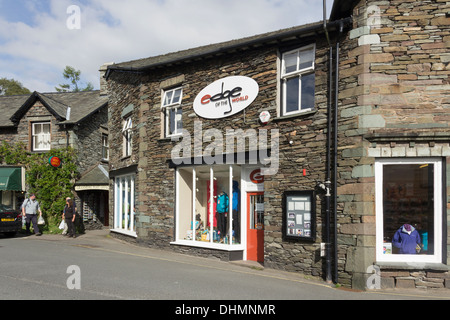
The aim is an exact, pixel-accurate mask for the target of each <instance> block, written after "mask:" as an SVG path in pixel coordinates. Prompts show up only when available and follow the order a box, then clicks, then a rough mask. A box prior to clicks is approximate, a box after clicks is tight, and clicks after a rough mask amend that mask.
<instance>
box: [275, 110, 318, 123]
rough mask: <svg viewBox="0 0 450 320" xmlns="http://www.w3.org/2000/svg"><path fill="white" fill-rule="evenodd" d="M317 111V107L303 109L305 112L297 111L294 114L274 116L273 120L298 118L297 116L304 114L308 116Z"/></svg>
mask: <svg viewBox="0 0 450 320" xmlns="http://www.w3.org/2000/svg"><path fill="white" fill-rule="evenodd" d="M316 113H317V109H314V110H310V111H305V112H299V113H295V114H290V115H287V116H280V117H276V118H274V119H273V121H283V120H290V119H293V118H299V117H304V116H310V115H313V114H316Z"/></svg>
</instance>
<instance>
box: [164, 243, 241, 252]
mask: <svg viewBox="0 0 450 320" xmlns="http://www.w3.org/2000/svg"><path fill="white" fill-rule="evenodd" d="M170 245H175V246H186V247H193V248H204V249H215V250H222V251H243V250H244V249H245V248H244V245H242V244H235V245H229V244H222V243H210V242H203V241H191V240H178V241H175V242H171V243H170Z"/></svg>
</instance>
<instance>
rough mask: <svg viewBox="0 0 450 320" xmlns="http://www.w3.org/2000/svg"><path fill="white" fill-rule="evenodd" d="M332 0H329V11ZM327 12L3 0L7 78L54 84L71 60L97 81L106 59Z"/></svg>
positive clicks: (113, 0)
mask: <svg viewBox="0 0 450 320" xmlns="http://www.w3.org/2000/svg"><path fill="white" fill-rule="evenodd" d="M332 4H333V0H327V11H328V15H329V13H330V11H331V7H332ZM71 6H77V7H78V8H79V9H80V11H79V12H80V14H79V15H78V13H77V12H75V11H71V10H68V8H73V7H71ZM322 15H323V11H322V0H245V1H242V0H227V1H223V0H128V1H123V0H42V1H35V0H0V78H3V77H6V78H8V79H11V78H13V79H15V80H18V81H20V82H22V84H23V85H24V86H25V87H27V88H28V89H30V90H31V91H35V90H36V91H39V92H53V91H55V89H54V87H55V86H58V84H60V83H64V79H63V78H62V71H63V69H64V67H65V66H66V65H70V66H73V67H75V68H76V69H79V70H81V72H82V80H83V81H84V82H91V83H92V84H93V85H94V87H95V88H96V89H98V87H99V72H98V69H99V67H100V66H101V65H102V64H103V63H107V62H117V63H118V62H124V61H129V60H135V59H141V58H146V57H150V56H155V55H159V54H165V53H168V52H173V51H178V50H183V49H188V48H193V47H197V46H200V45H205V44H210V43H216V42H222V41H228V40H232V39H239V38H243V37H246V36H252V35H256V34H261V33H265V32H270V31H274V30H279V29H283V28H289V27H292V26H296V25H302V24H306V23H311V22H317V21H320V20H322ZM69 26H70V28H69Z"/></svg>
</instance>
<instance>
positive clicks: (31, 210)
mask: <svg viewBox="0 0 450 320" xmlns="http://www.w3.org/2000/svg"><path fill="white" fill-rule="evenodd" d="M38 212H39V214H40V217H42V211H41V207H40V205H39V201H37V200H36V195H35V194H34V193H32V194H31V195H30V197H29V198H28V199H25V201H24V202H23V204H22V216H23V217H25V225H26V230H27V234H30V233H31V231H30V225H31V223H33V229H34V234H35V235H37V236H40V235H41V234H42V233H41V232H40V231H39V226H38V219H37V213H38Z"/></svg>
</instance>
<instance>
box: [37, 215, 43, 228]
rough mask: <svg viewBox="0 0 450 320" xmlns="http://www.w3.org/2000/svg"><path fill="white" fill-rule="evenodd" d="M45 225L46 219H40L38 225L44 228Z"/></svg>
mask: <svg viewBox="0 0 450 320" xmlns="http://www.w3.org/2000/svg"><path fill="white" fill-rule="evenodd" d="M44 224H45V220H44V218H42V216H41V217H39V219H38V225H40V226H42V225H44Z"/></svg>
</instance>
